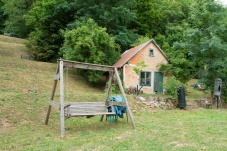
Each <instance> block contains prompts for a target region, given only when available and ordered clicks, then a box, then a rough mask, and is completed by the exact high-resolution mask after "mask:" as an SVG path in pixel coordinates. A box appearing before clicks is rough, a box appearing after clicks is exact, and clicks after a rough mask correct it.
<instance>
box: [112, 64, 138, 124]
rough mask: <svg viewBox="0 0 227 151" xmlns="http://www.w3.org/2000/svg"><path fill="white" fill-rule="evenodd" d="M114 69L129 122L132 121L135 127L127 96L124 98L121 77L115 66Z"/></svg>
mask: <svg viewBox="0 0 227 151" xmlns="http://www.w3.org/2000/svg"><path fill="white" fill-rule="evenodd" d="M114 71H115V74H116V76H117V82H118V85H119V88H120V90H121V94H122V95H123V98H124V100H125V103H126V108H127V112H128V113H129V118H130V121H131V123H132V126H133V128H136V125H135V122H134V119H133V115H132V112H131V110H130V107H129V104H128V100H127V98H126V95H125V92H124V89H123V87H122V83H121V79H120V76H119V74H118V71H117V68H115V69H114Z"/></svg>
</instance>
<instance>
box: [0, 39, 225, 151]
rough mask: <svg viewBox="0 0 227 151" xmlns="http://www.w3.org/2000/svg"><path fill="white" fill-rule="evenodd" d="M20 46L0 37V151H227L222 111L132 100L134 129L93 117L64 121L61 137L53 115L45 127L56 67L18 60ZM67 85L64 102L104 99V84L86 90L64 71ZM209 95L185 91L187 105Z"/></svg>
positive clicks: (16, 41)
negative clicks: (156, 106) (158, 105)
mask: <svg viewBox="0 0 227 151" xmlns="http://www.w3.org/2000/svg"><path fill="white" fill-rule="evenodd" d="M24 42H25V41H24V40H21V39H14V38H9V37H5V36H1V35H0V54H1V55H0V64H1V66H0V150H6V151H8V150H10V151H11V150H22V151H30V150H31V151H39V150H40V151H43V150H45V151H53V150H56V151H61V150H64V151H71V150H72V151H81V150H83V151H90V150H92V151H112V150H116V151H118V150H119V151H120V150H130V151H131V150H135V151H137V150H148V151H150V150H157V151H160V150H165V151H166V150H168V151H169V150H170V151H171V150H177V151H178V150H188V151H191V150H211V151H213V150H227V143H226V142H227V137H226V131H227V110H226V108H223V109H216V108H215V107H213V108H212V109H205V108H197V109H190V108H188V109H187V110H180V109H172V110H161V109H145V108H143V107H141V106H139V105H138V102H137V101H136V100H135V99H134V98H135V96H133V95H128V96H127V98H128V101H129V104H130V107H131V110H132V111H133V115H134V120H135V123H136V129H133V128H132V125H131V123H130V121H129V122H127V120H126V118H123V119H119V120H118V122H117V123H116V122H111V123H110V122H106V121H103V122H99V120H100V117H98V116H96V117H93V118H85V117H78V118H70V119H67V120H66V121H65V131H66V137H65V138H64V139H62V138H60V117H59V111H58V110H56V109H52V111H51V116H50V119H49V124H48V125H47V126H46V125H44V121H45V117H46V112H47V107H48V104H47V102H48V100H49V98H50V94H51V89H52V85H53V77H54V74H55V69H56V64H54V63H52V64H51V63H44V62H37V61H30V60H24V59H20V54H21V53H24V54H26V53H25V51H26V48H25V47H24V45H23V43H24ZM68 81H69V82H67V83H66V91H67V93H68V95H66V96H65V97H66V99H67V100H69V101H72V100H74V101H75V100H77V101H83V100H85V99H86V100H88V101H89V100H93V101H94V100H95V101H100V100H102V98H105V93H104V87H103V85H102V86H99V87H91V86H89V85H88V84H87V83H86V82H85V81H84V77H81V76H79V75H77V74H76V73H75V71H70V72H69V77H68ZM193 82H194V81H193ZM193 82H192V83H193ZM23 89H29V90H36V91H37V93H34V92H30V93H22V92H21V90H23ZM57 95H58V92H57ZM208 95H209V94H204V93H203V92H200V91H197V90H193V89H190V93H189V94H188V96H187V101H188V103H190V101H191V100H194V99H199V98H203V97H207V96H208ZM56 101H58V97H56Z"/></svg>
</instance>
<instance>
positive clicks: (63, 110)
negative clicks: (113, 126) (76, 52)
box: [45, 59, 136, 137]
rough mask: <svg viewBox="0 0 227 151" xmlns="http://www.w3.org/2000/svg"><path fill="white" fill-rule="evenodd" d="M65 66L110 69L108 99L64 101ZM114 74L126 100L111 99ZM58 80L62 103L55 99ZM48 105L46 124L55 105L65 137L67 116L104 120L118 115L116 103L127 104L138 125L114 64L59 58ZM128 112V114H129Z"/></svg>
mask: <svg viewBox="0 0 227 151" xmlns="http://www.w3.org/2000/svg"><path fill="white" fill-rule="evenodd" d="M65 67H72V68H82V69H90V70H99V71H109V73H110V79H109V87H108V90H107V94H106V100H105V101H103V102H67V103H65V102H64V82H63V80H64V78H63V70H64V68H65ZM114 74H115V75H116V77H117V81H118V85H119V88H120V91H121V94H122V95H123V98H124V100H125V102H113V101H109V97H110V93H111V87H112V81H113V76H114ZM58 81H60V98H59V99H60V103H57V102H55V101H53V100H54V96H55V91H56V86H57V82H58ZM48 105H49V106H48V111H47V116H46V120H45V124H46V125H47V124H48V121H49V116H50V111H51V107H55V108H57V109H59V110H60V129H61V137H64V134H65V128H64V121H65V118H70V117H78V116H87V117H92V116H97V115H101V119H100V121H102V120H103V117H104V116H107V117H108V116H112V115H116V114H115V111H114V108H113V106H114V105H116V106H125V107H126V110H127V112H126V113H128V114H129V117H130V120H131V123H132V126H133V128H135V127H136V126H135V123H134V119H133V116H132V113H131V111H130V107H129V104H128V101H127V98H126V95H125V92H124V89H123V87H122V83H121V80H120V76H119V74H118V71H117V68H115V67H113V66H105V65H97V64H89V63H82V62H76V61H69V60H62V59H59V60H58V66H57V70H56V75H55V78H54V85H53V89H52V93H51V97H50V100H49V102H48ZM108 107H111V112H109V111H108ZM128 114H127V116H128ZM127 120H128V118H127Z"/></svg>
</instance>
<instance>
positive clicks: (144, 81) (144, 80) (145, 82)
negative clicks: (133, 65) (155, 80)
mask: <svg viewBox="0 0 227 151" xmlns="http://www.w3.org/2000/svg"><path fill="white" fill-rule="evenodd" d="M140 86H151V72H140Z"/></svg>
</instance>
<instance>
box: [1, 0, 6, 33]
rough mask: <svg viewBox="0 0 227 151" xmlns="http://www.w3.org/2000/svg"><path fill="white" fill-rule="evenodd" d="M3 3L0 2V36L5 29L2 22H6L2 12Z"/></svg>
mask: <svg viewBox="0 0 227 151" xmlns="http://www.w3.org/2000/svg"><path fill="white" fill-rule="evenodd" d="M3 4H4V3H3V1H2V0H0V34H2V33H3V32H4V31H3V29H4V28H5V25H4V22H5V20H6V15H5V14H4V11H3V8H2V6H3Z"/></svg>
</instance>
